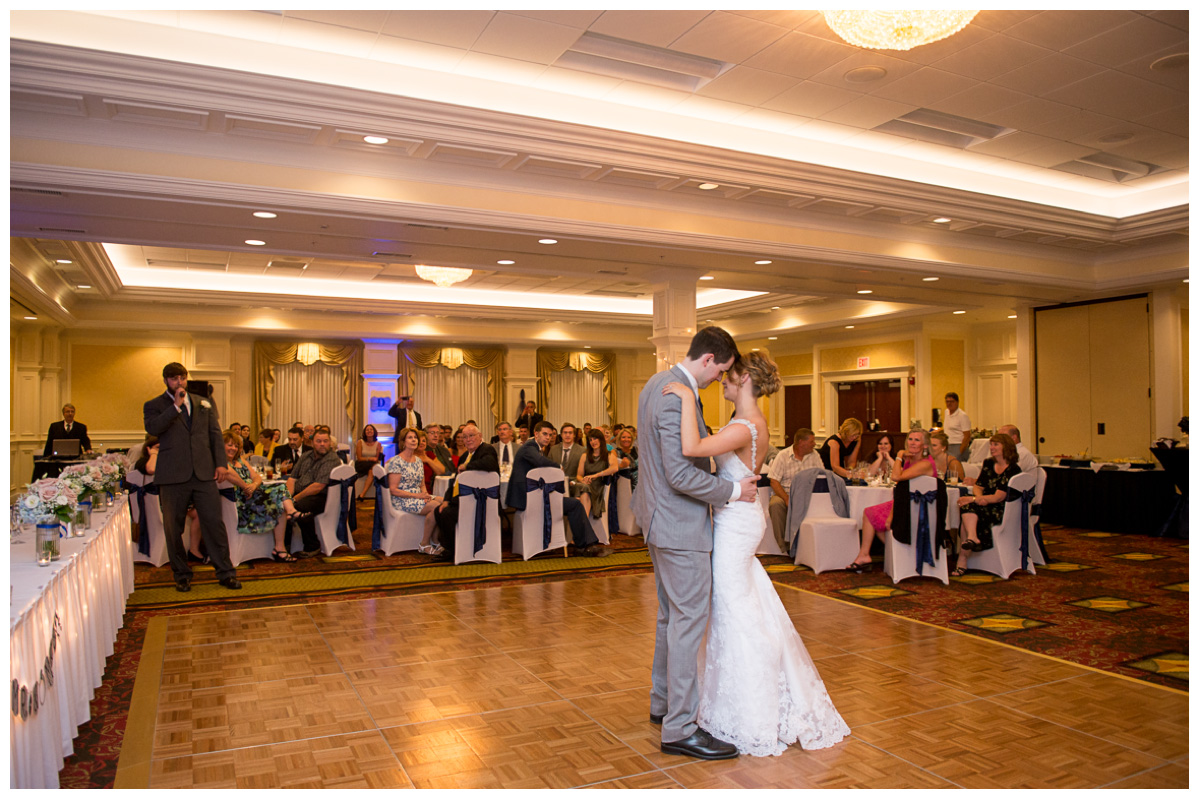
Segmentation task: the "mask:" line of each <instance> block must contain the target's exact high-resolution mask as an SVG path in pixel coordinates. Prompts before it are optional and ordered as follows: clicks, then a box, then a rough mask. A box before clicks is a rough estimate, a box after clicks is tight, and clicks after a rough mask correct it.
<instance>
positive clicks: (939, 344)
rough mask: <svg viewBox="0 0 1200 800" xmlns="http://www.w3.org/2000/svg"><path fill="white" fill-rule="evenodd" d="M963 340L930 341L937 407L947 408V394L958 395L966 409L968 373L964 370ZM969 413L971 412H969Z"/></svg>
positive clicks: (933, 397) (933, 388) (933, 400)
mask: <svg viewBox="0 0 1200 800" xmlns="http://www.w3.org/2000/svg"><path fill="white" fill-rule="evenodd" d="M963 347H964V345H963V342H962V340H961V339H930V340H929V352H930V364H929V367H930V373H931V380H932V392H933V394H932V397H931V398H930V400H931V401H932V402H933V404H934V405H935V406H939V407H941V408H945V404H944V403H943V402H942V401H943V400H944V399H945V397H946V393H947V392H955V393H956V394H958V397H959V400H960V401H961V402H962V403H963V406H964V408H965V406H966V398H965V397H964V395H965V394H966V373H965V368H964V359H963V356H964V350H963ZM968 413H969V412H968Z"/></svg>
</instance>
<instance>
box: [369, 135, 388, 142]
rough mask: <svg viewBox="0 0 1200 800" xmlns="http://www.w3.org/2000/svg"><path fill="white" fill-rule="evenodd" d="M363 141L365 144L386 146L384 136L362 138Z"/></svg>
mask: <svg viewBox="0 0 1200 800" xmlns="http://www.w3.org/2000/svg"><path fill="white" fill-rule="evenodd" d="M363 141H364V142H366V143H367V144H387V143H388V140H387V137H386V136H364V137H363Z"/></svg>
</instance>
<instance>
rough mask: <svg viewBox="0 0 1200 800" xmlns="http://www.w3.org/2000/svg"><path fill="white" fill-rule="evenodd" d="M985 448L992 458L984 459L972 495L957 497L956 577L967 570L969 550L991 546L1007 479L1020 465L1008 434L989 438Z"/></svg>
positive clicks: (1004, 497)
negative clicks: (960, 535) (958, 529)
mask: <svg viewBox="0 0 1200 800" xmlns="http://www.w3.org/2000/svg"><path fill="white" fill-rule="evenodd" d="M988 451H989V452H990V453H991V458H985V459H984V460H983V467H982V468H981V469H980V470H979V478H978V479H977V480H976V481H975V485H974V486H972V487H971V494H969V495H967V496H966V497H961V498H959V500H958V513H959V520H960V521H961V526H960V527H961V529H962V530H961V533H962V540H961V541H960V542H959V547H960V548H961V549H962V552H961V553H960V554H959V556H958V566H957V568H956V569H955V570H954V572H952V573H950V574H951V575H954V576H956V577H957V576H961V575H962V574H964V573H965V572H966V571H967V561H968V559H969V557H970V556H969V554H970V553H972V552H978V551H983V550H991V549H992V546H993V542H992V528H993V527H995V526H996V525H999V524H1000V522H1001V520H1003V519H1004V503H1005V501H1006V500H1007V499H1008V482H1009V481H1010V480H1011V479H1013V478H1015V477H1016V476H1017V475H1020V474H1021V468H1020V467H1019V466H1017V448H1016V446H1015V445H1014V444H1013V440H1012V439H1010V438H1009V437H1008V436H1007V435H1005V434H1003V433H997V434H996V435H995V436H993V437H992V438H991V439H989V440H988Z"/></svg>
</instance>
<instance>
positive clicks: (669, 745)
mask: <svg viewBox="0 0 1200 800" xmlns="http://www.w3.org/2000/svg"><path fill="white" fill-rule="evenodd" d="M659 749H660V750H662V751H663V752H664V753H670V754H672V755H677V756H691V757H692V758H702V759H704V760H706V761H719V760H720V759H723V758H737V756H738V750H737V748H736V747H734V746H733V745H731V744H730V743H729V742H723V741H721V740H720V739H718V738H716V737H715V736H713V735H712V734H711V733H709V732H708V731H706V730H704V729H703V728H696V731H695V733H693V734H692V735H691V736H689V737H687V738H686V739H680V740H679V741H678V742H663V743H662V744H661V745H660V746H659Z"/></svg>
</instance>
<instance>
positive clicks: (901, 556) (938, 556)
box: [847, 475, 975, 585]
mask: <svg viewBox="0 0 1200 800" xmlns="http://www.w3.org/2000/svg"><path fill="white" fill-rule="evenodd" d="M908 486H909V489H910V490H911V491H912V492H913V493H914V494H915V493H917V492H920V493H921V494H925V493H927V492H935V491H937V487H938V480H937V478H934V477H932V476H930V475H922V476H921V477H919V478H913V479H912V480H910V481H909V482H908ZM946 499H947V501H949V499H950V498H949V496H947V498H946ZM919 502H921V501H919V500H918V499H917V498H916V497H913V501H912V502H911V503H910V504H909V514H910V515H911V516H910V517H909V521H910V527H909V530H910V531H912V543H911V544H902V543H900V542H898V541H896V537H894V536H892V535H891V531H888V533H887V534H886V536H885V537H884V543H883V571H884V572H886V573H887V574H888V575H891V576H892V583H893V584H896V583H899V582H900V581H902V580H904V579H905V578H915V577H925V578H937V579H938V580H940V581H941V582H942V583H944V584H946V585H949V584H950V572H949V570H948V569H947V567H946V549H945V548H940V549H939V548H938V546H937V543H936V542H934V541H932V540H933V539H934V538H935V536H936V534H935V531H936V530H937V510H936V506H935V507H931V508H928V514H929V516H928V521H929V536H930V539H931V543H930V544H931V546H932V548H933V566H932V567H931V566H929V565H928V564H926V565H925V568H924V569H923V570H922V571H921V572H917V520H918V519H919V518H920V506H919V505H918V503H919ZM893 513H899V509H896V510H895V511H894V512H893ZM847 563H849V562H847ZM971 566H975V565H974V564H972V565H971Z"/></svg>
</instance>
